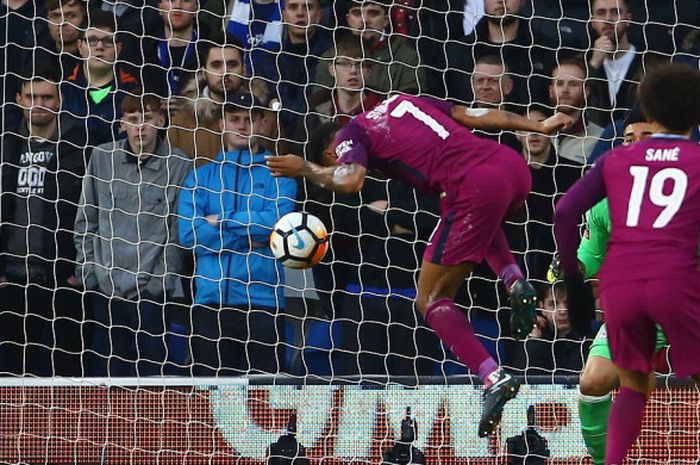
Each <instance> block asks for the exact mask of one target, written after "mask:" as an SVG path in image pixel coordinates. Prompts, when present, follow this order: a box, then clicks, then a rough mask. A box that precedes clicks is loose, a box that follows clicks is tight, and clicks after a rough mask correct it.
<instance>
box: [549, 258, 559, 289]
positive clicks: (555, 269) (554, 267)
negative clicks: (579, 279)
mask: <svg viewBox="0 0 700 465" xmlns="http://www.w3.org/2000/svg"><path fill="white" fill-rule="evenodd" d="M560 279H561V262H560V260H559V252H555V253H554V256H553V257H552V263H550V264H549V268H548V269H547V282H548V283H549V284H554V283H556V282H557V281H559V280H560Z"/></svg>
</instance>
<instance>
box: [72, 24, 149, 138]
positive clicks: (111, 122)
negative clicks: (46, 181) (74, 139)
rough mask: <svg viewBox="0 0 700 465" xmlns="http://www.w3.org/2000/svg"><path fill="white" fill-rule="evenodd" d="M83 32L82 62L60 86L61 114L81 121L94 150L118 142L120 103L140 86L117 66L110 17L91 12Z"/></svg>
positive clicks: (118, 44) (117, 47) (116, 43)
mask: <svg viewBox="0 0 700 465" xmlns="http://www.w3.org/2000/svg"><path fill="white" fill-rule="evenodd" d="M83 28H84V30H85V33H84V35H83V36H82V37H81V38H80V40H79V41H78V50H79V51H80V56H81V57H82V58H83V60H84V61H83V63H82V64H78V65H76V67H75V68H74V69H73V72H72V73H71V74H70V76H69V77H68V79H67V80H66V81H64V83H63V88H62V92H63V97H64V101H63V110H65V111H68V112H69V113H71V114H72V115H73V116H75V117H77V118H78V119H79V120H80V121H81V123H82V124H83V125H84V127H85V130H86V131H87V134H88V144H89V145H90V146H91V147H94V146H96V145H99V144H103V143H106V142H113V141H114V140H115V139H119V138H121V136H120V135H119V118H120V117H121V102H122V100H123V99H124V96H125V95H126V94H127V93H129V92H133V90H135V89H136V88H138V87H139V83H138V81H137V79H136V78H135V77H134V76H132V75H131V74H129V73H127V72H125V71H124V70H122V69H121V68H120V66H119V64H117V63H116V61H117V56H118V55H119V52H120V51H121V42H120V41H119V40H118V38H117V37H116V35H115V31H116V23H115V20H114V16H113V15H112V14H110V13H105V12H103V11H93V12H92V13H91V14H90V23H89V26H88V24H87V23H84V24H83Z"/></svg>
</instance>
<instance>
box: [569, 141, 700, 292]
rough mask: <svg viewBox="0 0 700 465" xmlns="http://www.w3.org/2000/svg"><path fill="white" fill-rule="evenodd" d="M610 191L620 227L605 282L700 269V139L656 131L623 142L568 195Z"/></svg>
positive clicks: (574, 198) (579, 197)
mask: <svg viewBox="0 0 700 465" xmlns="http://www.w3.org/2000/svg"><path fill="white" fill-rule="evenodd" d="M605 195H607V197H608V203H609V208H610V220H611V224H612V234H611V236H610V241H609V243H608V252H607V255H606V258H605V262H604V263H603V266H602V267H601V271H600V278H601V283H602V282H603V281H607V282H616V283H618V282H624V281H634V280H642V279H653V278H662V277H663V278H671V279H673V278H678V279H683V278H688V277H689V276H691V275H693V276H694V275H695V274H696V273H697V270H698V236H700V146H698V145H697V144H696V143H694V142H691V141H689V140H687V139H685V138H680V137H675V136H667V135H656V136H654V137H651V138H649V139H646V140H643V141H640V142H637V143H636V144H633V145H630V146H627V147H619V148H617V149H614V150H613V151H611V152H610V153H608V154H607V155H606V156H604V157H602V158H601V159H600V160H599V161H598V162H597V164H596V166H595V167H594V168H593V169H592V170H591V171H590V172H589V173H588V174H587V175H586V176H585V177H584V178H583V179H582V180H581V181H580V182H579V183H578V184H577V185H574V187H572V188H571V190H570V191H569V194H567V196H566V197H570V198H568V199H567V203H569V202H581V203H584V204H585V203H586V202H588V201H589V200H591V201H592V199H593V198H594V197H598V196H605ZM557 239H558V240H559V239H560V234H559V232H557ZM561 239H562V240H563V241H564V242H565V241H566V238H565V237H561ZM560 246H561V244H560Z"/></svg>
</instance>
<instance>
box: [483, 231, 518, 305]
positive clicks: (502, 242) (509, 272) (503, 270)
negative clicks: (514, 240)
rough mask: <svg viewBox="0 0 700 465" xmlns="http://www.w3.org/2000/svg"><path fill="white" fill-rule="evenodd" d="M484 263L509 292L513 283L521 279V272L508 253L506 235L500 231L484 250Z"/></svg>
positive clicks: (511, 255)
mask: <svg viewBox="0 0 700 465" xmlns="http://www.w3.org/2000/svg"><path fill="white" fill-rule="evenodd" d="M486 263H488V264H489V267H490V268H491V269H492V270H493V272H494V273H496V274H497V275H498V277H499V278H501V280H502V281H503V284H504V285H505V286H506V289H507V290H509V291H510V287H511V286H512V285H513V283H514V282H515V281H516V280H518V279H520V278H522V277H523V272H522V271H520V267H518V265H517V264H516V263H515V259H514V258H513V254H512V253H510V247H509V246H508V241H507V240H506V235H505V234H504V233H503V231H502V230H498V231H497V232H496V235H495V236H494V238H493V240H492V241H491V244H490V245H489V247H488V249H487V250H486Z"/></svg>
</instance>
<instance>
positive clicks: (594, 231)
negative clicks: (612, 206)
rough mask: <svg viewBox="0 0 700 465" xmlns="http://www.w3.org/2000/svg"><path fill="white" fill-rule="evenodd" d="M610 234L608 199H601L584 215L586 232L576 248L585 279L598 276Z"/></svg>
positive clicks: (699, 251)
mask: <svg viewBox="0 0 700 465" xmlns="http://www.w3.org/2000/svg"><path fill="white" fill-rule="evenodd" d="M611 232H612V224H611V223H610V211H609V210H608V199H603V200H601V201H600V202H598V203H597V204H595V205H594V206H593V208H591V209H590V210H588V212H587V213H586V231H585V232H584V234H583V239H581V245H579V247H578V252H577V256H578V261H579V262H580V263H581V264H582V265H583V269H584V276H585V278H586V279H588V278H592V277H593V276H595V275H596V274H598V270H600V266H601V265H602V264H603V260H604V259H605V252H606V250H607V248H608V241H609V240H610V233H611ZM698 255H700V242H699V243H698Z"/></svg>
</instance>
